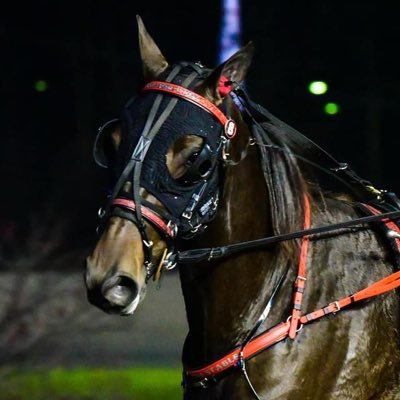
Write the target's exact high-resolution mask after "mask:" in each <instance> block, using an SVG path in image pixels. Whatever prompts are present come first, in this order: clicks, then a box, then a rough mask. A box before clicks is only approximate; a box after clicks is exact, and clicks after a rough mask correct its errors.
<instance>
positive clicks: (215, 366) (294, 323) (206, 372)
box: [185, 195, 400, 379]
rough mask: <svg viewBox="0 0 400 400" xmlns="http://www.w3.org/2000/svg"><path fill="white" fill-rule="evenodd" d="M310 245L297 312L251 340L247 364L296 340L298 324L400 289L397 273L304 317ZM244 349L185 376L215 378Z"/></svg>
mask: <svg viewBox="0 0 400 400" xmlns="http://www.w3.org/2000/svg"><path fill="white" fill-rule="evenodd" d="M368 208H369V209H370V210H371V212H373V213H374V214H380V211H378V210H376V209H374V208H373V207H371V206H368ZM304 211H305V216H304V229H309V228H310V225H311V210H310V202H309V199H308V197H307V196H306V195H304ZM384 222H385V224H386V225H387V226H388V227H389V228H390V229H392V230H395V231H396V232H399V233H400V229H399V227H398V226H397V225H396V224H395V223H393V222H391V221H389V220H387V221H384ZM396 243H397V245H398V248H399V249H400V239H396ZM308 245H309V237H307V236H305V237H304V238H303V240H302V244H301V252H300V261H299V268H298V276H297V279H296V282H295V293H294V296H293V302H294V308H293V311H292V315H291V318H290V322H289V321H287V322H282V323H280V324H279V325H276V326H275V327H273V328H271V329H270V330H268V331H267V332H265V333H263V334H261V335H260V336H257V337H256V338H254V339H252V340H251V341H250V342H249V343H248V344H247V345H246V346H245V347H244V349H243V354H242V356H243V358H244V359H245V360H246V359H248V358H250V357H252V356H254V355H256V354H257V353H259V352H260V351H262V350H265V349H267V348H269V347H271V346H272V345H273V344H275V343H277V342H279V341H282V340H284V339H286V338H287V337H288V336H289V337H290V338H291V339H294V338H295V337H296V333H297V331H298V326H299V323H300V324H302V325H305V324H307V323H309V322H311V321H315V320H317V319H319V318H321V317H323V316H325V315H328V314H332V313H333V314H334V313H337V312H338V311H340V310H341V309H342V308H345V307H347V306H349V305H350V304H353V303H355V302H358V301H361V300H366V299H369V298H372V297H376V296H379V295H380V294H383V293H386V292H389V291H391V290H393V289H396V288H398V287H400V271H397V272H395V273H393V274H391V275H389V276H387V277H385V278H383V279H381V280H379V281H377V282H375V283H373V284H372V285H370V286H368V287H367V288H365V289H363V290H360V291H358V292H356V293H354V294H352V295H350V296H346V297H343V298H341V299H339V300H337V301H334V302H332V303H330V304H328V305H327V306H326V307H323V308H320V309H318V310H316V311H313V312H311V313H309V314H305V315H303V316H302V315H301V306H302V302H303V293H304V288H305V282H306V276H305V275H306V266H307V251H308ZM240 352H241V347H237V348H236V349H235V350H233V351H231V352H230V353H229V354H227V355H226V356H224V357H222V358H220V359H219V360H218V361H215V362H214V363H212V364H210V365H208V366H205V367H203V368H198V369H187V370H186V371H185V372H186V375H187V376H189V377H192V378H197V379H202V378H207V377H215V376H217V375H219V374H220V373H222V372H224V371H226V370H227V369H229V368H231V367H233V366H235V365H238V363H239V361H240V355H241V354H240Z"/></svg>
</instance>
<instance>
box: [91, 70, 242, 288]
mask: <svg viewBox="0 0 400 400" xmlns="http://www.w3.org/2000/svg"><path fill="white" fill-rule="evenodd" d="M182 70H186V73H187V76H186V77H185V76H184V77H183V78H181V82H180V83H179V84H177V83H176V80H177V78H180V77H181V76H182ZM209 72H210V70H208V69H205V68H204V67H203V66H202V65H201V64H199V63H194V64H193V63H180V64H178V65H176V66H175V67H173V68H172V70H171V71H170V72H169V73H168V75H167V76H166V78H165V80H162V81H161V80H159V81H152V82H149V83H147V84H146V85H145V86H144V88H143V89H142V92H141V96H146V95H148V94H149V93H156V97H155V99H154V102H153V103H152V105H151V107H150V111H149V113H148V117H147V119H146V121H145V123H144V127H143V129H142V131H141V133H140V135H139V139H138V141H137V143H136V145H135V147H134V149H133V151H132V152H131V155H130V157H129V160H128V162H127V163H126V165H125V166H124V168H123V170H122V173H121V174H120V176H119V178H118V180H117V182H116V184H115V185H114V188H113V190H112V193H111V195H110V196H109V199H108V203H107V205H106V207H105V208H104V209H103V210H102V212H101V218H102V220H103V222H105V221H106V220H107V219H109V218H110V217H112V216H118V217H120V218H123V219H127V220H130V221H132V222H133V223H134V224H135V225H136V226H137V228H138V230H139V232H140V235H141V238H142V242H143V249H144V255H145V260H144V265H145V268H146V281H147V280H149V279H150V278H151V277H152V276H153V275H154V273H155V271H156V269H155V267H157V266H154V265H153V256H152V246H153V243H152V242H151V241H150V240H149V236H148V232H147V228H146V224H145V221H147V222H148V223H150V224H151V225H152V226H153V227H155V228H156V230H157V231H158V232H159V233H160V234H161V235H162V237H163V238H164V239H165V241H166V243H167V250H166V257H164V258H163V265H162V269H172V268H173V267H174V266H175V265H176V262H174V261H172V260H173V258H174V257H175V254H176V253H175V251H174V242H175V240H176V239H177V238H182V237H183V238H190V237H193V236H194V235H196V234H197V233H200V232H201V231H202V230H204V229H205V227H206V224H207V223H208V222H210V221H211V220H212V219H213V218H214V216H215V213H216V209H217V205H218V201H219V191H220V186H221V185H219V184H218V185H217V186H218V187H215V189H214V192H213V193H212V196H210V195H209V193H207V189H208V188H209V186H212V185H214V186H215V181H216V177H215V175H217V174H218V168H219V163H220V161H221V160H222V157H223V154H224V151H225V149H227V148H228V146H229V142H230V140H231V139H232V138H233V137H234V136H235V134H236V124H235V122H234V121H233V120H232V119H231V118H230V117H229V116H227V115H226V114H225V112H224V111H223V110H222V109H223V108H224V107H225V104H223V105H222V106H221V107H220V108H219V107H217V106H216V105H214V104H213V103H212V102H211V101H209V100H208V99H206V98H205V97H203V96H201V95H199V94H197V93H195V92H194V91H192V90H190V89H189V87H191V86H193V84H194V83H198V82H199V81H202V80H204V78H205V77H206V76H207V75H208V74H209ZM221 85H222V86H223V92H224V93H225V94H226V93H228V92H229V87H230V86H231V85H232V82H228V81H227V79H226V78H224V77H223V78H222V84H221ZM135 100H136V98H134V99H132V100H131V101H130V102H128V103H127V108H128V109H129V107H130V105H131V104H132V103H133V102H134V101H135ZM165 101H167V103H166V104H165ZM178 101H185V102H187V103H190V104H191V105H194V106H195V108H197V109H201V110H202V111H204V112H205V113H204V114H208V115H210V116H211V117H212V120H213V121H214V123H216V124H217V125H219V126H220V128H218V130H217V133H216V134H215V132H213V133H214V135H213V137H212V138H211V139H207V140H209V141H211V142H212V143H211V144H213V149H211V145H210V143H205V144H204V145H203V147H202V149H201V150H200V151H199V154H197V155H196V157H195V158H194V159H193V161H192V165H191V168H189V173H190V175H189V178H191V179H193V176H194V175H196V176H197V175H198V176H197V178H199V180H198V182H197V187H196V189H195V190H193V191H192V193H191V195H190V197H188V199H187V200H188V201H187V204H185V207H184V209H183V210H182V212H180V213H174V214H173V213H171V212H168V211H167V210H168V207H167V206H165V205H164V204H163V207H159V206H157V205H154V204H153V203H151V202H148V201H146V200H145V199H143V198H142V196H141V194H140V188H141V178H142V177H141V175H142V170H143V164H144V162H145V161H146V155H147V154H148V151H149V149H150V146H151V145H152V144H153V142H154V140H155V139H156V138H157V135H158V134H159V132H160V130H161V129H162V128H163V125H164V124H165V122H166V121H167V120H168V118H169V117H170V116H171V114H172V113H173V111H174V109H175V107H176V105H177V104H178ZM161 105H163V107H161ZM221 108H222V109H221ZM126 116H127V117H126V118H129V117H130V115H129V114H128V113H126ZM101 131H102V129H100V131H99V134H101ZM210 158H211V160H210ZM95 159H96V154H95ZM203 161H208V162H209V164H207V165H210V168H209V170H208V171H205V172H204V173H203V174H201V173H200V174H196V173H195V172H193V171H196V168H197V167H199V165H200V163H201V162H203ZM99 164H100V165H102V163H101V162H99ZM128 180H131V182H132V191H131V196H130V198H127V197H121V196H120V192H121V188H122V187H123V185H124V184H125V182H126V181H128ZM154 192H155V190H154V191H153V193H154ZM154 194H155V195H156V196H157V193H154ZM207 196H208V197H207Z"/></svg>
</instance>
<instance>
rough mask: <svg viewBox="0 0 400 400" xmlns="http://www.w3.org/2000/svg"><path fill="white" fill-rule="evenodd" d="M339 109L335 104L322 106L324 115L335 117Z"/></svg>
mask: <svg viewBox="0 0 400 400" xmlns="http://www.w3.org/2000/svg"><path fill="white" fill-rule="evenodd" d="M339 110H340V107H339V105H338V104H336V103H326V104H325V106H324V111H325V114H329V115H335V114H337V113H338V112H339Z"/></svg>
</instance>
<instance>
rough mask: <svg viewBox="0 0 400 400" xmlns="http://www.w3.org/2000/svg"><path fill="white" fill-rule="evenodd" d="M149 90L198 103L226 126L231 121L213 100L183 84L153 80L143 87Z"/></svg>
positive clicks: (144, 90)
mask: <svg viewBox="0 0 400 400" xmlns="http://www.w3.org/2000/svg"><path fill="white" fill-rule="evenodd" d="M149 91H155V92H162V93H168V94H170V95H172V96H177V97H181V98H182V99H185V100H187V101H190V102H191V103H193V104H196V105H197V106H199V107H201V108H202V109H203V110H206V111H207V112H209V113H210V114H212V115H214V117H215V118H217V120H218V121H219V122H221V124H222V126H224V127H225V125H226V123H227V122H228V121H230V120H229V119H228V118H227V117H226V116H225V114H224V113H223V112H222V111H221V110H220V109H219V108H218V107H217V106H216V105H215V104H213V103H211V101H209V100H207V99H206V98H205V97H203V96H200V95H199V94H197V93H195V92H193V91H191V90H189V89H186V88H185V87H183V86H179V85H175V84H174V83H170V82H162V81H152V82H149V83H148V84H146V85H145V86H144V88H143V92H149Z"/></svg>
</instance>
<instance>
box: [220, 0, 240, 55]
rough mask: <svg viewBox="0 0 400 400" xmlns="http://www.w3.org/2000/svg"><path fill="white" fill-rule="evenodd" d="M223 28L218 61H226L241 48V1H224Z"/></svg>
mask: <svg viewBox="0 0 400 400" xmlns="http://www.w3.org/2000/svg"><path fill="white" fill-rule="evenodd" d="M222 3H223V4H222V26H221V34H220V40H219V55H218V61H219V63H222V62H224V61H226V60H227V59H228V58H229V57H230V56H231V55H232V54H234V53H235V52H236V51H238V50H239V49H240V47H241V45H240V42H241V14H240V0H222Z"/></svg>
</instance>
